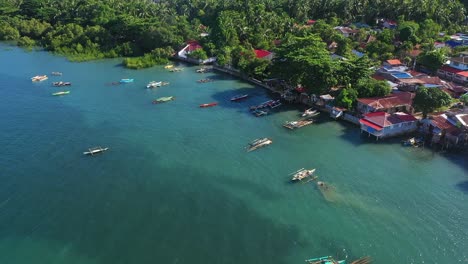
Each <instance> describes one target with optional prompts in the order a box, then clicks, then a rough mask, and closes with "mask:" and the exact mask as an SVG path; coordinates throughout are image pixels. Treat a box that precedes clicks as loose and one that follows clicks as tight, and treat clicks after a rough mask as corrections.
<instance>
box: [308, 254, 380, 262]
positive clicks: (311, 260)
mask: <svg viewBox="0 0 468 264" xmlns="http://www.w3.org/2000/svg"><path fill="white" fill-rule="evenodd" d="M305 262H307V264H347V263H348V262H346V260H335V259H334V258H333V257H332V256H325V257H320V258H313V259H306V260H305ZM371 262H372V260H371V258H370V257H363V258H360V259H358V260H355V261H353V262H351V263H350V264H370V263H371Z"/></svg>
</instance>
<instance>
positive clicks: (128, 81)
mask: <svg viewBox="0 0 468 264" xmlns="http://www.w3.org/2000/svg"><path fill="white" fill-rule="evenodd" d="M133 81H134V79H120V81H119V83H132V82H133Z"/></svg>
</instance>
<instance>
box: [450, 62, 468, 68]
mask: <svg viewBox="0 0 468 264" xmlns="http://www.w3.org/2000/svg"><path fill="white" fill-rule="evenodd" d="M450 67H452V68H455V69H459V70H468V64H464V63H459V62H456V61H450Z"/></svg>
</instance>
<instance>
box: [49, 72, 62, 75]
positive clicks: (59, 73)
mask: <svg viewBox="0 0 468 264" xmlns="http://www.w3.org/2000/svg"><path fill="white" fill-rule="evenodd" d="M51 74H52V76H62V73H61V72H52V73H51Z"/></svg>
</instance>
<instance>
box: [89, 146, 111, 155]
mask: <svg viewBox="0 0 468 264" xmlns="http://www.w3.org/2000/svg"><path fill="white" fill-rule="evenodd" d="M108 149H109V148H101V147H94V148H89V149H88V151H85V152H83V154H84V155H91V156H94V154H98V153H102V152H104V151H106V150H108Z"/></svg>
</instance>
